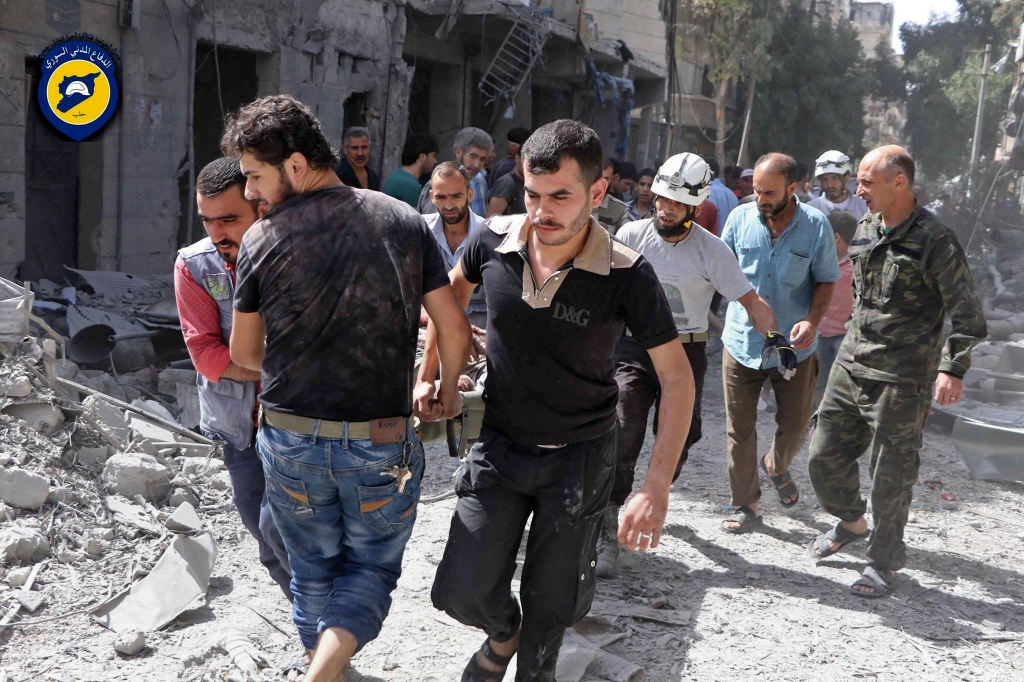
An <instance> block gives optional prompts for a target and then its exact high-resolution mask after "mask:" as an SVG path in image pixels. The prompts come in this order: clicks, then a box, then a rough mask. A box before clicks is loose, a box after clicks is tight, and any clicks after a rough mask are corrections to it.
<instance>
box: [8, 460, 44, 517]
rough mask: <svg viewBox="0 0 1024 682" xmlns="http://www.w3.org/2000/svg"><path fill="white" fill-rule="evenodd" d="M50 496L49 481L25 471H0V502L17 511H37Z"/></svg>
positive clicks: (13, 469) (15, 469) (16, 469)
mask: <svg viewBox="0 0 1024 682" xmlns="http://www.w3.org/2000/svg"><path fill="white" fill-rule="evenodd" d="M49 494H50V479H48V478H47V477H46V476H42V475H40V474H37V473H35V472H34V471H28V470H26V469H20V468H17V467H15V468H12V469H2V470H0V500H2V501H3V502H5V503H7V504H9V505H11V506H12V507H18V508H19V509H39V508H40V507H42V506H43V505H44V504H46V498H47V497H48V496H49Z"/></svg>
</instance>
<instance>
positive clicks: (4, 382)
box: [0, 374, 32, 398]
mask: <svg viewBox="0 0 1024 682" xmlns="http://www.w3.org/2000/svg"><path fill="white" fill-rule="evenodd" d="M0 395H3V396H7V397H8V398H27V397H29V396H30V395H32V382H31V381H30V380H29V378H28V377H27V376H25V375H24V374H21V375H19V376H12V377H7V378H4V379H0Z"/></svg>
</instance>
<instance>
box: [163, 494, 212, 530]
mask: <svg viewBox="0 0 1024 682" xmlns="http://www.w3.org/2000/svg"><path fill="white" fill-rule="evenodd" d="M164 525H165V526H167V528H168V530H172V531H174V532H175V533H196V532H198V531H201V530H202V529H203V522H202V520H201V519H200V518H199V515H198V514H196V510H195V507H193V506H192V505H191V504H189V503H188V502H183V503H181V504H180V505H178V508H177V509H175V510H174V513H172V514H171V515H170V516H169V517H167V520H166V521H164Z"/></svg>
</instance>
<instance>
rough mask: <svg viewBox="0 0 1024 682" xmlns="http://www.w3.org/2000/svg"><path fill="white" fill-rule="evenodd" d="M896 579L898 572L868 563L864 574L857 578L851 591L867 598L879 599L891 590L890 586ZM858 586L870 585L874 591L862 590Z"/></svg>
mask: <svg viewBox="0 0 1024 682" xmlns="http://www.w3.org/2000/svg"><path fill="white" fill-rule="evenodd" d="M894 580H896V572H895V571H890V570H889V569H887V568H875V567H874V566H871V565H868V566H867V567H866V568H865V569H864V573H863V575H861V577H860V578H858V579H857V582H855V583H854V584H852V585H850V592H852V593H853V594H855V595H856V596H858V597H864V598H865V599H878V598H879V597H884V596H885V595H886V594H888V592H889V587H890V586H891V585H892V583H893V581H894ZM858 586H863V587H870V588H871V589H872V590H874V591H873V592H864V591H862V590H857V589H854V588H856V587H858Z"/></svg>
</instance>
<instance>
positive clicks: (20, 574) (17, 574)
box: [7, 566, 32, 587]
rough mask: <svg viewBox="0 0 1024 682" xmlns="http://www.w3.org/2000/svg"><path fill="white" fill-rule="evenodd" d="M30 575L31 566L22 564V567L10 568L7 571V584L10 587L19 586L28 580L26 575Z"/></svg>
mask: <svg viewBox="0 0 1024 682" xmlns="http://www.w3.org/2000/svg"><path fill="white" fill-rule="evenodd" d="M30 575H32V567H31V566H24V567H22V568H12V569H11V570H9V571H7V584H8V585H10V586H11V587H21V586H22V585H24V584H25V583H27V582H28V577H29V576H30Z"/></svg>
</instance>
